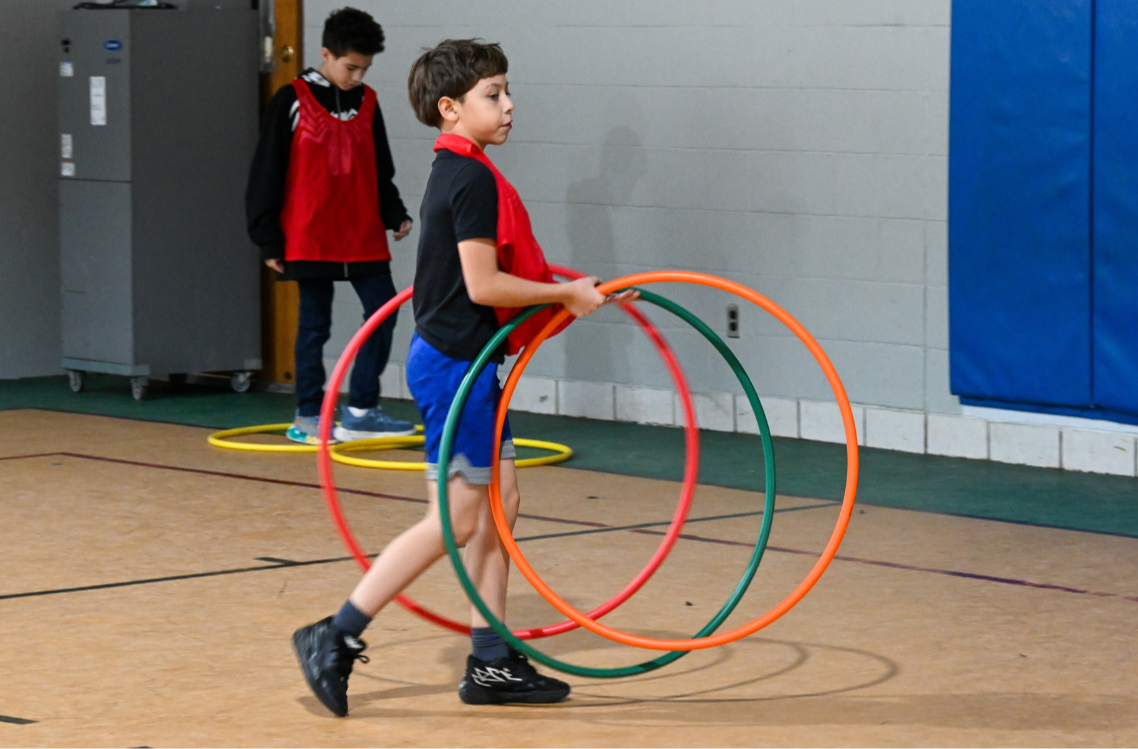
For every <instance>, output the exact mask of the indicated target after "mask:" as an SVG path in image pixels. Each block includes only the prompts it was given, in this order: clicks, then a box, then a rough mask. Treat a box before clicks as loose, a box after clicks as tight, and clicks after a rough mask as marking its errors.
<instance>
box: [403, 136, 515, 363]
mask: <svg viewBox="0 0 1138 749" xmlns="http://www.w3.org/2000/svg"><path fill="white" fill-rule="evenodd" d="M497 238H498V185H497V182H495V180H494V173H493V172H491V171H490V169H489V168H488V167H487V166H486V165H485V164H482V163H481V162H479V161H477V160H475V159H471V158H468V157H466V156H460V155H459V154H457V153H454V152H453V151H447V150H445V149H444V150H441V151H439V152H438V153H437V154H436V155H435V163H434V164H433V165H432V166H431V176H430V178H429V179H428V180H427V188H426V190H424V192H423V205H422V207H421V208H420V209H419V252H418V262H417V265H416V267H415V294H414V297H413V300H412V303H413V305H414V308H415V332H416V333H418V334H419V335H420V336H421V337H422V338H423V340H425V341H426V342H427V343H429V344H431V346H433V347H434V348H436V349H438V350H439V351H441V352H442V353H444V354H446V355H447V356H449V357H451V358H454V359H460V360H463V361H473V360H474V359H475V358H476V357H477V356H478V353H479V352H480V351H481V350H482V348H483V347H484V346H485V345H486V344H487V343H488V342H489V341H490V339H491V338H493V337H494V334H495V333H497V332H498V327H499V326H498V318H497V317H495V315H494V308H493V307H487V306H485V305H482V304H475V303H474V302H472V301H470V296H468V295H467V293H466V282H465V281H464V280H463V277H462V263H461V261H460V260H459V256H458V243H459V242H462V241H464V240H467V239H489V240H493V241H496V240H497ZM503 350H504V346H503ZM502 359H503V355H502V352H501V351H500V352H498V353H497V355H496V356H495V359H494V360H495V361H499V362H500V361H501V360H502Z"/></svg>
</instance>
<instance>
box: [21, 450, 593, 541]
mask: <svg viewBox="0 0 1138 749" xmlns="http://www.w3.org/2000/svg"><path fill="white" fill-rule="evenodd" d="M53 456H65V457H68V458H79V459H81V460H96V461H100V462H103V463H117V464H119V465H128V466H138V467H140V468H155V469H158V470H163V471H180V472H182V473H195V474H199V475H202V476H217V477H220V478H226V479H238V480H240V481H257V482H261V483H265V484H278V485H280V486H295V487H299V488H301V489H320V490H323V489H324V487H323V486H321V485H320V484H313V483H309V482H305V481H289V480H287V479H272V478H267V477H264V476H249V475H246V474H243V473H227V472H225V471H210V470H207V469H205V468H184V467H182V466H171V465H164V464H162V463H144V462H142V461H137V460H124V459H122V458H107V457H103V456H101V455H86V454H84V453H70V452H56V453H41V454H39V455H15V456H12V457H11V458H8V460H17V459H19V458H47V457H53ZM336 491H338V492H339V493H340V494H355V495H358V496H363V497H376V498H378V499H391V500H394V501H396V502H412V503H414V504H420V505H425V504H427V500H425V499H418V498H417V497H404V496H401V495H399V494H385V493H383V492H369V491H366V490H364V489H344V488H341V487H336ZM518 517H522V518H525V519H527V520H541V521H545V522H548V523H561V524H564V525H582V526H585V527H588V528H608V527H610V526H608V525H606V524H604V523H593V522H589V521H587V520H568V519H566V518H553V517H548V516H545V515H529V514H526V513H519V514H518Z"/></svg>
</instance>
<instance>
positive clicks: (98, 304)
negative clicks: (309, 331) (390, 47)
mask: <svg viewBox="0 0 1138 749" xmlns="http://www.w3.org/2000/svg"><path fill="white" fill-rule="evenodd" d="M257 26H258V18H257V13H256V12H255V11H252V10H238V9H232V8H230V9H215V8H205V7H203V8H193V7H191V8H189V9H169V10H167V9H162V10H157V9H131V10H126V9H119V10H82V9H80V10H72V11H65V12H63V13H62V14H61V15H60V40H59V41H60V64H59V65H60V67H59V126H60V164H59V180H60V185H59V199H60V252H61V256H60V260H61V278H62V298H63V299H62V307H63V367H64V369H67V370H69V371H70V372H72V387H73V389H82V386H83V375H84V373H86V372H102V373H110V374H119V375H126V376H129V377H131V378H133V383H134V385H135V388H134V390H135V396H136V397H142V395H144V394H145V390H146V385H147V383H148V381H149V378H161V379H165V378H169V377H171V376H174V377H177V376H179V375H184V374H188V373H196V372H225V373H236V378H235V380H234V386H235V387H236V388H237V389H241V386H242V385H244V386H247V385H248V375H249V373H250V372H251V371H253V370H258V369H260V368H261V336H260V287H259V273H260V271H259V260H258V254H257V252H256V251H255V249H254V248H253V246H252V245H251V244H250V242H249V240H248V237H247V235H246V232H245V218H244V189H245V181H246V176H247V171H248V165H249V162H250V160H251V158H252V153H253V150H254V148H255V147H256V137H257V119H258V98H259V96H258V64H259V60H258V28H257Z"/></svg>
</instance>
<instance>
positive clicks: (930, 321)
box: [925, 286, 948, 350]
mask: <svg viewBox="0 0 1138 749" xmlns="http://www.w3.org/2000/svg"><path fill="white" fill-rule="evenodd" d="M925 345H926V346H929V347H930V348H938V349H945V350H947V349H948V287H947V286H929V287H926V288H925Z"/></svg>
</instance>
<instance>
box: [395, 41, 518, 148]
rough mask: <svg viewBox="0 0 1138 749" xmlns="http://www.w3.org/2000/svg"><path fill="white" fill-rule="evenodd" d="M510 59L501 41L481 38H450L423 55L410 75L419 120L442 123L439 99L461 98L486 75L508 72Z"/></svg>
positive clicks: (414, 104)
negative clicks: (499, 44)
mask: <svg viewBox="0 0 1138 749" xmlns="http://www.w3.org/2000/svg"><path fill="white" fill-rule="evenodd" d="M509 66H510V63H509V61H508V60H507V59H506V53H505V52H503V51H502V48H501V47H500V46H498V45H497V44H487V43H486V42H484V41H482V40H481V39H447V40H445V41H442V42H439V43H438V45H437V46H436V47H435V48H434V49H429V50H426V51H425V52H423V54H422V55H420V56H419V59H418V60H416V61H415V64H413V65H412V66H411V72H410V73H409V74H408V75H407V94H408V96H409V97H410V99H411V108H412V109H413V110H415V116H416V117H418V118H419V122H422V123H423V124H424V125H430V126H431V127H440V126H441V125H442V119H443V118H442V115H441V114H440V113H439V99H441V98H443V97H444V96H447V97H450V98H451V99H455V100H457V101H462V97H463V96H464V95H465V94H466V92H467V91H469V90H470V89H472V88H474V84H476V83H478V81H480V80H482V79H483V78H493V77H494V76H496V75H504V74H505V73H506V71H507V70H508V69H509Z"/></svg>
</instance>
